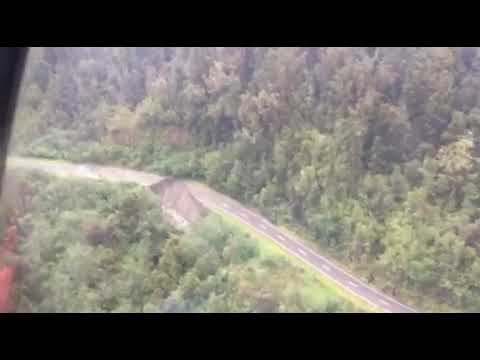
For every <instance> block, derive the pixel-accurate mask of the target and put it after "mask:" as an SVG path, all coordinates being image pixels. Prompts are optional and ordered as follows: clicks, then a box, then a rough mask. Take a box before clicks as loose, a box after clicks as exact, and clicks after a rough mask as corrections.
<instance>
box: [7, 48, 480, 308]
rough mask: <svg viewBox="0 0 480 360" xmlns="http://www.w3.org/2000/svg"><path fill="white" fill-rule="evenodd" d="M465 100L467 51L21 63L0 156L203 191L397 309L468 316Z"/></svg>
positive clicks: (472, 122) (474, 99) (470, 73)
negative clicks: (118, 167)
mask: <svg viewBox="0 0 480 360" xmlns="http://www.w3.org/2000/svg"><path fill="white" fill-rule="evenodd" d="M479 90H480V52H479V51H478V49H477V48H276V47H275V48H152V49H147V48H121V49H120V48H112V49H100V48H91V49H90V48H89V49H86V48H77V49H64V48H62V49H58V48H48V49H36V50H34V51H33V52H32V54H31V59H30V66H29V68H28V74H27V76H26V79H25V84H24V91H23V100H22V106H21V108H20V109H19V111H18V114H17V117H18V129H17V131H16V132H15V135H16V139H15V141H14V144H13V150H14V151H16V152H17V153H21V154H25V155H35V156H42V157H51V158H63V159H69V160H73V161H95V162H104V163H117V164H122V165H128V166H131V167H135V168H142V169H147V170H151V171H156V172H158V173H161V174H171V175H175V176H182V177H190V178H197V179H201V180H204V181H206V182H207V183H208V184H210V185H211V186H213V187H215V188H216V189H218V190H220V191H223V192H225V193H228V194H230V195H231V196H233V197H236V198H237V199H239V200H241V201H244V202H247V203H250V204H252V205H254V206H256V207H258V208H259V209H261V210H262V211H263V213H264V214H265V215H267V216H268V217H269V218H270V219H272V220H273V221H276V222H277V223H280V224H285V225H288V226H289V227H291V228H296V229H298V230H299V231H302V232H304V233H306V234H308V236H309V237H310V238H311V240H312V241H313V242H315V243H316V244H317V245H318V246H320V247H322V248H323V249H326V250H327V251H329V252H330V253H332V254H334V255H335V257H336V258H337V259H338V260H339V261H342V262H343V263H344V264H347V265H348V266H349V267H351V268H353V269H355V270H356V271H358V272H361V273H364V274H365V276H366V277H368V278H369V279H370V280H371V281H372V282H373V283H374V284H376V285H377V286H378V287H380V288H382V289H384V290H385V291H387V292H389V293H391V294H393V295H395V296H397V297H399V298H400V299H408V300H410V301H411V302H413V303H414V304H416V305H417V306H419V307H420V308H422V309H426V310H439V309H440V310H447V311H448V310H462V311H474V312H476V311H479V310H480V302H479V299H480V283H479V279H480V276H479V275H480V273H479V271H480V211H479V207H478V206H479V204H480V198H479V194H480V192H479V186H480V178H479V176H478V174H479V172H478V170H479V169H478V159H479V157H480V146H479V139H480V138H479V135H480V103H479V96H480V91H479ZM189 281H192V282H193V281H194V280H192V278H191V277H190V280H189Z"/></svg>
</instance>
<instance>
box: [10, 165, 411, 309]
mask: <svg viewBox="0 0 480 360" xmlns="http://www.w3.org/2000/svg"><path fill="white" fill-rule="evenodd" d="M7 166H8V167H17V168H25V169H33V170H39V171H43V172H47V173H50V174H54V175H57V176H73V177H82V178H89V179H96V180H105V181H110V182H125V183H137V184H140V185H143V186H148V187H149V186H151V185H153V184H156V183H158V182H160V181H162V180H163V179H165V177H162V176H158V175H155V174H150V173H145V172H141V171H135V170H129V169H124V168H117V167H109V166H100V165H93V164H72V163H65V162H58V161H50V160H43V159H36V158H23V157H12V156H11V157H9V158H8V162H7ZM178 181H181V180H178ZM185 184H186V185H187V187H188V189H189V191H190V193H191V195H193V196H194V197H195V198H196V199H197V200H198V201H199V202H200V203H202V204H203V206H205V207H206V208H208V209H209V210H211V211H214V212H219V211H221V212H224V213H227V214H229V215H231V216H233V217H235V218H236V219H237V220H238V221H240V222H242V223H243V224H245V225H247V226H249V227H251V228H253V229H254V230H255V231H257V232H258V233H261V234H262V235H264V236H265V237H267V238H269V239H270V240H272V241H273V242H275V243H276V244H277V245H278V246H280V247H281V248H283V249H284V250H285V251H287V252H289V253H291V254H292V255H294V256H296V257H297V258H299V259H300V260H302V261H303V262H305V263H307V264H309V265H310V266H312V267H313V268H314V269H315V270H316V271H318V272H319V273H321V274H322V275H323V276H325V277H326V278H328V279H330V280H332V281H334V282H335V283H336V284H338V285H339V286H341V287H342V288H344V289H345V290H347V291H348V292H350V293H352V295H354V296H357V297H359V298H361V299H363V300H364V301H365V302H367V303H369V304H370V305H371V306H373V307H375V308H378V309H380V310H381V311H383V312H387V313H415V312H417V311H416V310H414V309H412V308H411V307H409V306H407V305H404V304H402V303H400V302H399V301H397V300H395V299H394V298H392V297H390V296H388V295H386V294H384V293H382V292H380V291H378V290H376V289H374V288H373V287H371V286H370V285H368V284H366V283H365V282H363V281H361V280H360V279H359V278H358V277H355V276H354V275H352V274H350V273H348V272H347V271H345V270H344V269H342V268H341V267H340V266H339V265H338V264H335V263H333V262H332V261H331V260H329V259H327V258H326V257H324V256H322V255H320V254H319V253H318V252H317V251H315V250H314V249H313V248H311V247H309V246H307V245H306V244H305V243H304V242H302V241H300V240H299V239H298V238H296V237H294V236H293V235H291V234H289V233H287V232H285V231H283V230H281V229H280V228H279V227H277V226H275V225H274V224H272V223H270V222H269V221H268V220H267V219H265V218H264V217H262V216H261V215H260V214H258V213H256V212H255V211H252V210H250V209H248V208H246V207H245V206H243V205H242V204H240V203H239V202H237V201H235V200H233V199H231V198H229V197H227V196H225V195H223V194H220V193H218V192H216V191H214V190H212V189H210V188H208V187H206V186H204V185H203V184H200V183H197V182H194V181H185Z"/></svg>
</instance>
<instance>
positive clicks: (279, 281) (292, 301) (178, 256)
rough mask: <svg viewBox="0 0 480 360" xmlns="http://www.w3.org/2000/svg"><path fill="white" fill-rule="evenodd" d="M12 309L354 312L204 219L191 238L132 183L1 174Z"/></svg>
mask: <svg viewBox="0 0 480 360" xmlns="http://www.w3.org/2000/svg"><path fill="white" fill-rule="evenodd" d="M7 179H8V180H9V190H10V197H9V199H8V200H9V203H10V206H15V207H16V209H17V213H18V222H19V227H20V229H21V242H20V247H19V249H18V254H19V255H20V256H21V261H22V264H24V265H25V267H26V268H25V269H24V271H22V273H21V274H20V276H19V277H18V278H17V281H16V299H15V300H14V303H15V304H16V311H17V312H48V313H50V312H53V313H56V312H61V313H65V312H122V313H125V312H135V313H137V312H154V313H158V312H160V313H165V312H167V313H168V312H175V313H178V312H320V313H324V312H346V311H348V312H352V311H362V310H361V309H359V308H357V306H355V305H353V304H351V303H350V302H348V301H345V300H344V299H342V298H341V297H340V296H338V295H337V294H335V293H334V292H333V291H331V289H329V288H328V287H325V286H323V285H322V284H321V283H320V282H319V281H318V279H316V278H315V276H314V275H313V272H306V271H305V270H304V269H302V268H301V267H299V266H297V265H294V264H292V263H291V262H290V261H288V259H287V258H286V257H285V256H282V255H281V254H275V253H271V252H266V251H265V249H263V248H262V247H261V246H259V242H258V241H254V240H253V239H252V238H251V237H250V236H249V235H248V234H246V233H245V232H243V231H241V229H239V228H238V227H236V226H234V225H232V224H229V223H227V222H225V221H224V220H222V218H220V217H218V216H214V215H210V216H208V217H206V218H205V219H203V220H201V221H200V222H198V223H197V224H195V226H194V227H193V228H191V229H189V231H187V232H184V231H180V230H175V229H174V228H172V227H171V226H169V225H168V224H167V223H166V222H165V221H164V220H163V218H162V211H161V208H160V205H161V204H160V203H159V201H158V198H157V197H156V196H155V195H153V194H152V193H151V192H148V191H147V190H146V189H145V188H143V187H140V186H135V185H125V184H123V185H119V184H108V183H104V182H100V181H94V180H84V179H81V180H79V179H71V178H63V179H60V178H54V177H50V176H45V175H42V174H38V173H31V172H27V173H23V172H20V171H12V170H9V173H8V176H7Z"/></svg>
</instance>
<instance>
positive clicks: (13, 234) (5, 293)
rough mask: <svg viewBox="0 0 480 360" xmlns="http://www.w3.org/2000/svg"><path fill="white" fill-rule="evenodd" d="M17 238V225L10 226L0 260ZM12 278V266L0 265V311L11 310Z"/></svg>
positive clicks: (13, 273) (9, 251)
mask: <svg viewBox="0 0 480 360" xmlns="http://www.w3.org/2000/svg"><path fill="white" fill-rule="evenodd" d="M17 239H18V236H17V227H16V226H15V225H13V226H10V227H9V228H8V229H7V231H6V233H5V238H4V241H3V246H2V248H1V250H0V260H1V259H5V257H7V256H8V255H9V254H10V253H11V252H12V251H13V250H14V249H15V246H16V244H17ZM0 266H1V265H0ZM14 279H15V267H14V266H8V265H7V266H3V267H0V313H7V312H10V311H11V310H12V293H13V281H14Z"/></svg>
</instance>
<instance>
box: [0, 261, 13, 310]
mask: <svg viewBox="0 0 480 360" xmlns="http://www.w3.org/2000/svg"><path fill="white" fill-rule="evenodd" d="M14 276H15V270H14V268H13V267H11V266H5V267H3V269H1V270H0V313H8V312H10V311H11V310H12V306H11V305H12V304H11V297H12V288H13V278H14Z"/></svg>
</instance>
